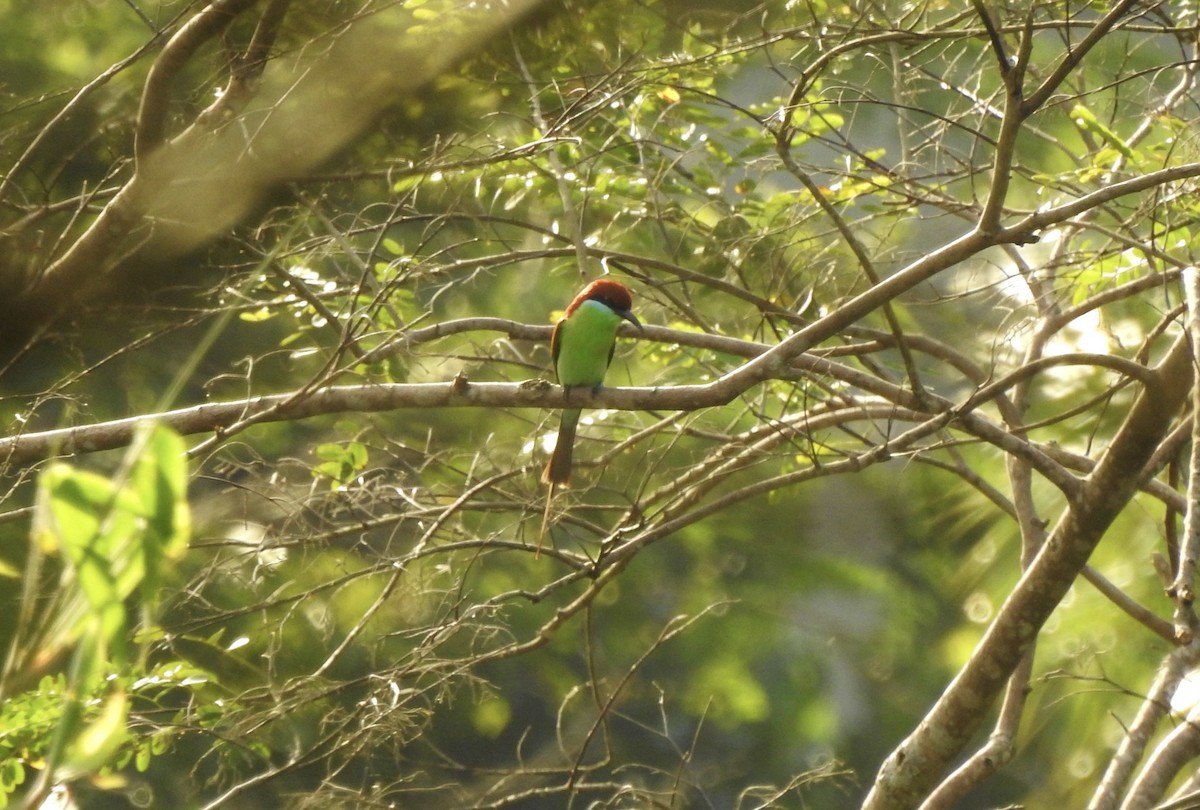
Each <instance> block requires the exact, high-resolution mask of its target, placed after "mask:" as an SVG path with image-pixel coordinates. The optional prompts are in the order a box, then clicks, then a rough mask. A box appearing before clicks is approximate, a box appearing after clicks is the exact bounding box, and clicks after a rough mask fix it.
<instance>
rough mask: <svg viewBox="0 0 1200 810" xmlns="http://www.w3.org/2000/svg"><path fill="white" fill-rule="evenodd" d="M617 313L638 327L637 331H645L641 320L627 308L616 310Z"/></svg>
mask: <svg viewBox="0 0 1200 810" xmlns="http://www.w3.org/2000/svg"><path fill="white" fill-rule="evenodd" d="M617 314H618V315H620V316H621V317H622V318H624V319H625V320H627V321H629V322H630V323H631V324H633V325H634V326H636V327H637V328H638V331H639V332H645V331H646V327H644V326H642V322H641V321H639V320H638V319H637V316H636V315H634V314H633V313H632V312H630V311H629V310H627V309H622V310H620V311H618V312H617Z"/></svg>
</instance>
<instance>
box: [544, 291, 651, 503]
mask: <svg viewBox="0 0 1200 810" xmlns="http://www.w3.org/2000/svg"><path fill="white" fill-rule="evenodd" d="M632 306H633V299H632V298H631V297H630V295H629V289H628V288H627V287H626V286H625V285H624V284H622V283H621V282H619V281H614V280H613V279H610V278H602V279H598V280H596V281H593V282H592V283H591V284H589V285H587V286H586V287H584V288H583V291H582V292H580V293H579V295H577V296H575V300H574V301H572V302H571V305H570V306H568V307H567V310H566V312H564V313H563V316H562V318H561V319H560V320H559V321H558V323H557V324H556V325H555V326H554V334H553V335H552V336H551V337H550V354H551V356H552V357H553V358H554V373H555V374H556V375H557V376H558V383H559V385H561V386H562V387H563V388H572V387H582V386H587V387H588V388H591V389H593V390H595V389H597V388H599V387H600V384H601V383H602V382H604V373H605V372H606V371H608V365H609V363H611V362H612V358H613V351H614V350H615V349H616V347H617V327H618V326H620V325H621V321H623V320H624V321H629V322H630V323H631V324H633V325H634V326H636V327H637V328H638V329H642V324H641V322H640V321H639V320H638V319H637V318H635V317H634V315H633V313H632V312H630V307H632ZM579 413H580V409H579V408H564V409H563V412H562V417H561V421H560V422H559V427H558V440H557V441H556V442H555V445H554V455H552V456H551V457H550V463H549V464H547V465H546V469H545V471H543V472H542V482H543V483H546V484H549V485H550V492H551V494H553V492H554V486H555V485H556V484H565V483H567V481H568V480H569V479H570V477H571V450H572V448H573V447H574V445H575V427H576V426H577V425H578V424H579ZM547 507H549V503H547Z"/></svg>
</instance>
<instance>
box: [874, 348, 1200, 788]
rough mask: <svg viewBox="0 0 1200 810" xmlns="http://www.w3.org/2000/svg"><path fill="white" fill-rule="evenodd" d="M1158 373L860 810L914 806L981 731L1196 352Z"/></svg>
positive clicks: (1181, 389) (1174, 404)
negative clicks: (966, 659) (965, 658)
mask: <svg viewBox="0 0 1200 810" xmlns="http://www.w3.org/2000/svg"><path fill="white" fill-rule="evenodd" d="M1157 371H1158V375H1157V376H1158V383H1157V384H1156V385H1150V386H1147V387H1146V388H1145V389H1144V390H1143V391H1142V393H1141V395H1140V396H1139V397H1138V399H1137V401H1136V402H1135V403H1134V405H1133V408H1132V409H1131V410H1130V412H1129V415H1128V417H1126V419H1125V422H1124V424H1123V425H1122V426H1121V429H1120V430H1119V431H1118V433H1117V435H1116V436H1115V437H1114V438H1113V441H1112V444H1110V445H1109V447H1108V449H1107V450H1106V451H1105V453H1104V455H1103V456H1102V457H1101V459H1100V461H1099V463H1098V464H1097V465H1096V468H1095V469H1094V470H1093V471H1092V473H1091V474H1090V475H1089V476H1088V478H1087V479H1085V482H1084V485H1083V487H1082V489H1081V491H1080V493H1079V496H1078V497H1077V498H1074V499H1073V500H1072V503H1071V505H1070V506H1069V507H1068V510H1067V512H1066V514H1065V515H1063V517H1062V519H1061V520H1060V521H1059V523H1058V524H1057V525H1056V526H1055V527H1054V530H1053V531H1052V532H1051V534H1050V537H1049V539H1048V540H1047V542H1046V545H1045V546H1044V547H1043V548H1042V550H1041V551H1040V552H1039V553H1038V556H1037V558H1036V559H1035V560H1034V562H1033V565H1032V566H1030V568H1029V569H1028V570H1027V571H1026V573H1025V575H1024V576H1022V577H1021V580H1020V581H1019V582H1018V584H1017V586H1016V588H1015V589H1014V590H1013V592H1012V594H1011V595H1010V596H1009V598H1008V599H1007V600H1006V601H1005V602H1004V604H1003V606H1002V607H1001V608H1000V610H999V612H998V613H997V616H996V619H995V621H993V623H992V625H991V626H990V627H989V628H988V631H987V633H986V634H985V635H984V637H983V639H982V640H981V641H980V643H979V646H978V647H977V648H976V649H975V652H974V654H972V656H971V658H970V660H969V661H968V662H967V664H966V665H965V666H964V667H963V669H962V670H961V671H960V672H959V674H958V676H957V677H956V678H955V679H954V681H953V682H952V683H951V684H950V686H949V687H948V688H947V689H946V691H945V692H944V693H943V694H942V696H941V698H939V700H938V701H937V703H936V704H935V705H934V706H933V708H932V709H931V710H930V711H929V713H928V714H927V715H926V716H925V718H924V719H923V720H922V721H921V723H920V725H919V726H918V727H917V729H916V730H915V731H914V732H913V733H912V734H911V735H910V736H909V737H908V739H906V740H904V741H903V742H902V743H901V744H900V745H899V746H898V747H897V748H896V750H895V751H893V752H892V754H891V756H889V757H888V759H887V761H886V762H885V763H884V764H883V767H882V768H881V769H880V772H879V775H878V777H877V778H876V780H875V784H874V787H873V788H872V790H871V792H870V793H869V794H868V796H867V798H866V800H865V801H864V803H863V805H862V807H863V810H884V808H886V810H906V809H907V808H911V807H916V806H917V805H918V804H919V803H920V802H921V800H922V799H923V798H924V797H925V796H926V795H927V794H928V793H929V791H930V790H931V789H932V788H933V787H934V786H935V785H936V784H937V783H938V781H939V780H940V779H941V778H942V774H944V773H945V772H946V769H947V768H948V767H949V766H950V764H951V762H953V761H954V759H955V758H956V757H957V756H958V755H959V753H960V752H961V751H962V750H963V748H964V747H965V746H966V744H967V742H968V741H969V740H970V739H971V737H972V735H973V734H975V732H976V731H977V730H978V729H979V727H980V725H981V724H982V723H983V721H984V719H985V718H986V716H987V714H988V709H989V707H990V706H991V705H992V704H993V703H994V701H995V700H996V697H997V696H998V695H999V693H1000V691H1001V690H1002V689H1003V688H1004V685H1005V683H1006V681H1007V680H1008V678H1009V676H1010V675H1011V673H1012V672H1013V670H1014V669H1015V668H1016V666H1017V664H1018V663H1019V662H1020V660H1021V659H1022V657H1023V656H1024V655H1025V653H1026V652H1027V651H1028V650H1029V649H1030V647H1031V646H1032V645H1033V643H1034V640H1035V639H1036V637H1037V634H1038V632H1039V631H1040V630H1041V627H1042V625H1043V624H1044V623H1045V621H1046V620H1047V619H1048V618H1049V617H1050V614H1051V613H1052V612H1053V611H1054V609H1055V607H1057V606H1058V604H1059V602H1061V600H1062V599H1063V597H1064V596H1065V595H1066V593H1067V591H1068V589H1069V588H1070V587H1071V584H1072V583H1073V582H1074V581H1075V578H1076V577H1077V576H1078V575H1079V572H1080V571H1081V570H1082V568H1083V566H1084V564H1086V562H1087V560H1088V557H1089V556H1090V555H1091V553H1092V551H1093V550H1094V549H1095V547H1096V544H1097V543H1099V542H1100V538H1101V537H1103V535H1104V533H1105V531H1106V530H1107V529H1108V527H1109V525H1111V523H1112V521H1113V520H1114V519H1115V518H1116V517H1117V515H1118V514H1119V513H1120V512H1121V510H1122V509H1123V508H1124V506H1125V505H1126V503H1128V501H1129V499H1130V498H1131V497H1132V496H1133V494H1134V493H1135V492H1136V491H1137V487H1138V484H1139V482H1140V479H1141V471H1142V468H1143V466H1144V465H1145V464H1146V462H1147V461H1148V460H1149V459H1150V458H1151V456H1152V455H1153V453H1154V450H1155V448H1156V447H1157V446H1158V443H1159V441H1160V440H1161V439H1162V437H1163V436H1165V435H1166V434H1167V432H1168V430H1169V429H1170V426H1171V423H1172V421H1173V420H1174V418H1175V416H1176V415H1177V414H1178V412H1179V409H1180V407H1181V406H1182V405H1183V403H1184V401H1185V400H1186V399H1187V396H1188V393H1189V390H1190V386H1191V380H1192V353H1191V349H1190V347H1189V345H1188V341H1187V340H1186V339H1182V338H1181V339H1179V340H1178V341H1176V343H1175V344H1174V346H1172V348H1171V350H1170V352H1169V353H1168V354H1167V357H1166V359H1164V360H1163V362H1162V363H1161V364H1160V365H1159V366H1158V369H1157Z"/></svg>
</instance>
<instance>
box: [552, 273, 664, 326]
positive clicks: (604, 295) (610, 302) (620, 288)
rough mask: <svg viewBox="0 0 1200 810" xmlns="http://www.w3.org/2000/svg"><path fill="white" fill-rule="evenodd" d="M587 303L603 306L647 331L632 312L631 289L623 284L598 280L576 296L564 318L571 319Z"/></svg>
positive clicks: (606, 279) (605, 279)
mask: <svg viewBox="0 0 1200 810" xmlns="http://www.w3.org/2000/svg"><path fill="white" fill-rule="evenodd" d="M585 301H595V302H597V303H599V304H603V305H604V306H606V307H608V308H609V309H611V310H612V311H613V312H615V313H617V314H618V315H620V316H621V317H622V318H624V319H625V320H627V321H629V322H630V323H631V324H633V325H634V326H636V327H637V328H638V329H640V330H642V331H645V328H644V327H643V326H642V322H641V321H639V320H638V319H637V317H636V316H634V314H633V312H632V311H631V310H632V309H633V297H632V296H631V295H630V294H629V288H628V287H626V286H625V285H624V284H622V283H621V282H619V281H616V280H615V279H611V278H599V279H596V280H595V281H593V282H592V283H591V284H589V285H587V286H586V287H584V288H583V290H582V291H581V292H580V293H579V295H577V296H575V300H574V301H572V302H571V305H570V306H569V307H567V311H566V312H565V313H564V315H563V316H564V317H567V318H569V317H571V313H572V312H574V311H575V310H577V309H579V307H581V306H582V305H583V303H584V302H585Z"/></svg>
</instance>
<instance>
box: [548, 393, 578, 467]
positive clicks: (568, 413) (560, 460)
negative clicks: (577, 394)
mask: <svg viewBox="0 0 1200 810" xmlns="http://www.w3.org/2000/svg"><path fill="white" fill-rule="evenodd" d="M578 424H579V409H578V408H564V409H563V412H562V421H561V422H560V423H559V426H558V440H557V441H556V442H555V444H554V455H552V456H550V463H549V464H547V465H546V469H544V470H542V483H543V484H565V483H567V482H568V481H570V480H571V452H572V451H573V450H574V448H575V427H576V425H578Z"/></svg>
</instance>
